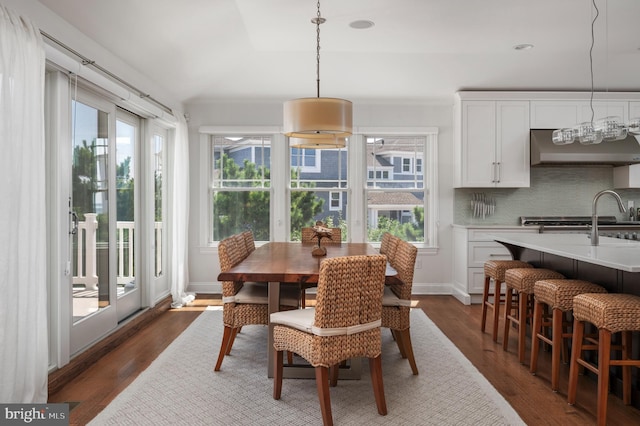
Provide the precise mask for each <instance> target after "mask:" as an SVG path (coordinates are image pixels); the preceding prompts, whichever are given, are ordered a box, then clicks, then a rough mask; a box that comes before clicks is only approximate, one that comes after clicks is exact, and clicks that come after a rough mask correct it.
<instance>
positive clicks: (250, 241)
mask: <svg viewBox="0 0 640 426" xmlns="http://www.w3.org/2000/svg"><path fill="white" fill-rule="evenodd" d="M242 237H243V238H244V244H245V246H246V249H247V252H248V254H251V252H252V251H254V250H255V249H256V242H255V240H254V238H253V232H251V231H244V232H243V233H242Z"/></svg>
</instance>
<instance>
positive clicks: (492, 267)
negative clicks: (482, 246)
mask: <svg viewBox="0 0 640 426" xmlns="http://www.w3.org/2000/svg"><path fill="white" fill-rule="evenodd" d="M510 268H533V266H532V265H530V264H528V263H527V262H523V261H521V260H488V261H486V262H485V263H484V291H483V293H482V322H481V323H480V330H481V331H482V332H483V333H484V330H485V326H486V323H487V309H488V308H490V309H492V310H493V328H492V337H493V341H494V342H497V341H498V323H499V322H500V304H501V303H503V302H504V299H503V298H502V283H503V282H504V274H505V272H506V271H507V270H508V269H510ZM491 279H493V280H494V287H493V292H491V290H490V286H491Z"/></svg>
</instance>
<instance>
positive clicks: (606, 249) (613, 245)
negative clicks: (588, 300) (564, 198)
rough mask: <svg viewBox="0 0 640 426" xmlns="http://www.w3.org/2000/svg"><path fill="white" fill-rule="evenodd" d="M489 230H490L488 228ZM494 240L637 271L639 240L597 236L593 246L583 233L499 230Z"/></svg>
mask: <svg viewBox="0 0 640 426" xmlns="http://www.w3.org/2000/svg"><path fill="white" fill-rule="evenodd" d="M488 234H490V233H489V232H488ZM491 237H493V238H494V239H495V240H496V241H498V242H503V243H507V244H513V245H515V246H519V247H525V248H529V249H532V250H537V251H541V252H544V253H550V254H555V255H558V256H563V257H567V258H570V259H575V260H579V261H582V262H588V263H593V264H595V265H601V266H606V267H608V268H613V269H619V270H622V271H627V272H640V241H636V240H624V239H618V238H611V237H600V244H599V245H598V246H592V245H591V240H590V239H589V238H588V235H586V234H555V233H553V234H527V233H509V232H505V233H500V234H496V235H492V236H491Z"/></svg>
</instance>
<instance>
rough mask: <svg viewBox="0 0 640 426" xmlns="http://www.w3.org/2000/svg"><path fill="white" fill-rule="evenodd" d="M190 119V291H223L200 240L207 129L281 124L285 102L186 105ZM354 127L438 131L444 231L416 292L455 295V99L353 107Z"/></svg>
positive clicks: (422, 261)
mask: <svg viewBox="0 0 640 426" xmlns="http://www.w3.org/2000/svg"><path fill="white" fill-rule="evenodd" d="M185 108H186V111H187V114H188V115H189V140H190V143H191V146H190V163H191V165H190V168H191V170H190V178H191V181H190V182H191V204H190V207H191V208H190V217H189V219H190V233H189V241H190V242H189V274H190V282H191V284H190V287H189V290H190V291H198V292H214V291H219V288H220V287H219V283H218V282H217V280H216V276H217V274H218V273H219V267H218V258H217V252H216V251H215V250H214V249H212V248H211V247H208V246H202V245H201V243H200V241H201V240H202V239H201V238H200V237H201V235H203V234H206V232H207V230H206V229H201V225H200V223H201V217H200V215H201V213H202V209H204V208H206V206H205V205H203V203H205V202H206V199H203V197H202V195H201V194H202V193H203V192H202V191H203V190H204V188H201V181H200V173H201V170H200V160H199V156H200V151H199V140H200V135H199V133H198V129H199V128H200V127H201V126H233V127H235V126H281V125H282V102H249V101H226V102H222V101H220V102H210V103H206V102H198V103H192V104H187V105H186V106H185ZM353 115H354V117H353V122H354V123H353V125H354V127H355V128H358V127H437V128H438V130H439V136H438V157H439V158H438V168H439V176H438V181H439V195H440V199H439V207H440V210H439V218H440V220H439V228H438V242H439V245H440V247H439V250H438V252H437V254H426V253H419V255H418V259H417V261H416V271H415V276H414V293H417V294H420V293H421V294H450V293H451V291H450V286H451V283H452V277H451V268H452V231H451V224H452V223H453V196H454V192H453V172H452V170H453V148H452V146H453V128H452V126H453V98H452V102H451V105H425V104H417V103H401V102H398V103H389V102H385V103H364V102H362V103H358V102H354V106H353Z"/></svg>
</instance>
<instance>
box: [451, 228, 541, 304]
mask: <svg viewBox="0 0 640 426" xmlns="http://www.w3.org/2000/svg"><path fill="white" fill-rule="evenodd" d="M505 232H518V233H520V232H526V233H536V232H538V228H536V227H534V228H523V227H519V226H512V227H504V228H500V227H477V228H474V227H464V226H454V229H453V253H454V255H453V282H454V290H455V291H454V296H455V297H456V298H458V300H460V301H461V302H462V303H464V304H467V305H468V304H471V303H481V301H482V292H483V289H484V263H485V262H486V261H487V260H511V259H512V257H511V254H510V253H509V250H507V249H506V247H505V246H504V245H502V244H500V243H498V242H496V241H495V240H494V239H493V238H492V237H491V236H492V235H499V234H501V233H505Z"/></svg>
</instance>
